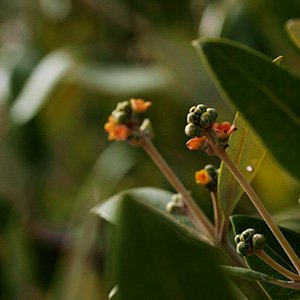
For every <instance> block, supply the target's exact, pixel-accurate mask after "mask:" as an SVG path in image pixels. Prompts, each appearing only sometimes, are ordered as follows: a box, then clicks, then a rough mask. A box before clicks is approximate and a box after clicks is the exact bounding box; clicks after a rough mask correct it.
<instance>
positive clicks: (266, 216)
mask: <svg viewBox="0 0 300 300" xmlns="http://www.w3.org/2000/svg"><path fill="white" fill-rule="evenodd" d="M205 135H206V138H207V139H208V141H209V143H210V144H211V146H212V148H213V150H214V151H215V155H217V156H218V157H219V158H220V159H221V160H223V162H224V164H225V165H226V166H227V168H228V169H229V170H230V171H231V173H232V174H233V176H234V177H235V179H236V180H237V182H238V183H239V184H240V185H241V187H242V188H243V189H244V191H245V192H246V194H247V195H248V196H249V198H250V200H251V201H252V203H253V205H254V206H255V207H256V209H257V211H258V212H259V213H260V215H261V216H262V218H263V219H264V221H265V222H266V223H267V225H268V226H269V228H270V229H271V231H272V232H273V234H274V235H275V237H276V239H277V240H278V242H279V244H280V245H281V247H282V248H283V249H284V251H285V252H286V254H287V255H288V257H289V258H290V260H291V261H292V263H293V265H294V266H295V268H296V270H297V272H298V274H300V260H299V257H298V256H297V255H296V253H295V251H294V250H293V248H292V247H291V245H290V244H289V243H288V241H287V240H286V238H285V237H284V235H283V234H282V232H281V231H280V230H279V228H278V227H277V225H276V224H275V222H274V221H273V219H272V217H271V215H270V214H269V212H268V211H267V209H266V208H265V206H264V205H263V203H262V202H261V201H260V199H259V198H258V196H257V194H256V193H255V191H254V190H253V188H252V187H251V185H250V184H249V183H248V181H247V180H246V178H245V177H244V175H243V174H242V173H241V171H240V169H239V168H238V167H237V165H236V164H235V163H234V162H233V161H232V159H231V158H230V156H229V155H228V154H227V152H226V151H225V149H224V148H222V149H218V148H217V147H216V145H215V140H214V137H213V135H212V133H211V131H210V129H208V130H206V132H205ZM224 225H226V224H224Z"/></svg>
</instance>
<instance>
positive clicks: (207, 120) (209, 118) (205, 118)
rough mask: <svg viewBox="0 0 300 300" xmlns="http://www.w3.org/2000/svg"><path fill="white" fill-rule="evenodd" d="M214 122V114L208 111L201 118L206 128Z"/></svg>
mask: <svg viewBox="0 0 300 300" xmlns="http://www.w3.org/2000/svg"><path fill="white" fill-rule="evenodd" d="M212 123H213V116H212V115H211V114H210V113H208V112H204V113H203V114H202V115H201V118H200V125H201V126H203V127H204V128H208V127H209V126H211V124H212Z"/></svg>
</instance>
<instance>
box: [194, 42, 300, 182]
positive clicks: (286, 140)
mask: <svg viewBox="0 0 300 300" xmlns="http://www.w3.org/2000/svg"><path fill="white" fill-rule="evenodd" d="M193 44H194V45H195V46H196V47H197V49H198V50H199V51H200V54H201V56H202V58H203V59H204V61H205V62H206V63H207V66H208V68H209V70H210V72H211V74H212V76H213V78H214V80H215V82H216V83H217V85H218V87H219V88H220V90H221V91H222V92H223V93H224V95H225V96H226V97H227V98H228V100H229V101H231V102H232V103H233V104H234V106H235V107H236V108H237V109H238V110H239V111H240V112H241V113H242V114H243V116H244V117H245V118H246V120H247V121H248V122H249V123H250V124H251V126H252V127H253V129H254V130H255V131H256V133H257V134H258V135H259V136H260V138H261V139H262V140H263V142H264V144H265V145H266V146H267V148H268V149H269V150H270V151H271V152H272V154H273V155H274V157H275V158H276V159H277V160H278V161H279V162H280V163H281V164H282V165H283V166H284V167H285V168H286V169H287V170H288V171H289V172H290V173H291V174H292V175H294V176H296V177H298V178H300V157H299V151H298V149H299V145H298V143H299V140H300V118H299V115H300V105H299V99H300V79H299V77H298V76H296V75H295V74H294V73H292V72H291V71H290V70H288V69H286V68H284V67H281V66H278V65H276V64H272V63H271V61H272V59H271V58H268V57H266V56H263V55H262V54H260V53H258V52H256V51H254V50H251V49H249V48H247V47H245V46H242V45H240V44H237V43H234V42H230V41H227V40H223V39H200V40H198V41H195V42H194V43H193Z"/></svg>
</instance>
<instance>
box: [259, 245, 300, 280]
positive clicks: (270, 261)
mask: <svg viewBox="0 0 300 300" xmlns="http://www.w3.org/2000/svg"><path fill="white" fill-rule="evenodd" d="M254 254H255V255H256V256H258V257H259V258H260V259H262V260H263V261H264V262H266V263H267V264H268V265H269V266H271V267H272V268H273V269H275V270H276V271H278V272H279V273H281V274H282V275H284V276H285V277H287V278H289V279H292V280H293V281H300V276H299V275H297V274H295V273H293V272H291V271H289V270H287V269H286V268H284V267H283V266H282V265H280V264H278V263H277V262H276V261H275V260H273V259H272V258H271V257H270V256H269V255H268V254H267V253H266V252H264V251H263V250H260V251H257V252H255V253H254Z"/></svg>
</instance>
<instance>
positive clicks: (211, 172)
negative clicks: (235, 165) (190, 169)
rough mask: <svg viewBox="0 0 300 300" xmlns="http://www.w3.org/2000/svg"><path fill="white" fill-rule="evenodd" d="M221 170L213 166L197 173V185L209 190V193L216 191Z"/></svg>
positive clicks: (208, 166)
mask: <svg viewBox="0 0 300 300" xmlns="http://www.w3.org/2000/svg"><path fill="white" fill-rule="evenodd" d="M218 175H219V169H217V168H215V167H214V166H213V165H206V166H205V167H204V169H202V170H200V171H197V172H196V173H195V180H196V183H197V184H199V185H202V186H203V187H205V188H207V189H208V190H209V191H214V190H216V188H217V184H218Z"/></svg>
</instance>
